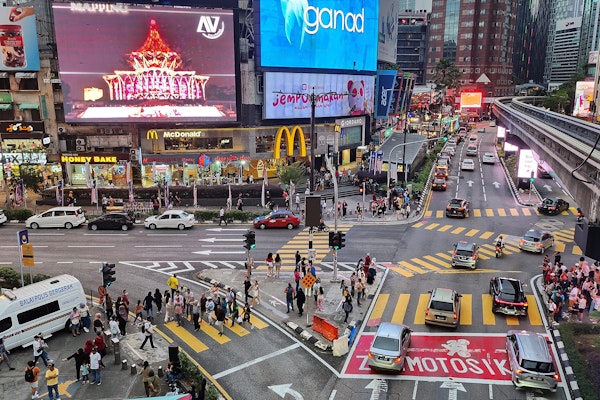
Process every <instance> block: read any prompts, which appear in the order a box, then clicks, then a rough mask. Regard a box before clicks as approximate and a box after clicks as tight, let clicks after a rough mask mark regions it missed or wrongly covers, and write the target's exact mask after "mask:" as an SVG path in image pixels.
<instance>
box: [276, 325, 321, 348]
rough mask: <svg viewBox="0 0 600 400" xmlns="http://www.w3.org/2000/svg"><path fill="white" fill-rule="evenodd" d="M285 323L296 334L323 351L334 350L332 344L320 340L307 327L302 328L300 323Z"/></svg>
mask: <svg viewBox="0 0 600 400" xmlns="http://www.w3.org/2000/svg"><path fill="white" fill-rule="evenodd" d="M284 325H285V326H287V327H288V328H289V329H291V330H292V331H294V332H295V333H296V334H298V335H299V336H300V337H301V338H302V339H304V340H306V341H307V342H309V343H310V344H312V345H313V346H315V347H316V348H318V349H320V350H323V351H332V346H331V345H330V344H328V343H324V342H322V341H320V340H319V339H318V338H317V337H316V336H314V335H313V334H312V333H310V332H309V331H307V330H306V329H304V328H301V327H300V325H298V324H297V323H295V322H291V321H288V322H286V323H285V324H284Z"/></svg>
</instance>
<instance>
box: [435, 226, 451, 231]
mask: <svg viewBox="0 0 600 400" xmlns="http://www.w3.org/2000/svg"><path fill="white" fill-rule="evenodd" d="M450 228H452V225H444V226H442V227H441V228H440V229H438V232H446V231H447V230H448V229H450Z"/></svg>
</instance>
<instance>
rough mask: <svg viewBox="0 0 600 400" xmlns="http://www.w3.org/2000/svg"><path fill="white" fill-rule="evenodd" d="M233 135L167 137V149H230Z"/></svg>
mask: <svg viewBox="0 0 600 400" xmlns="http://www.w3.org/2000/svg"><path fill="white" fill-rule="evenodd" d="M230 149H233V137H213V138H210V137H165V150H230Z"/></svg>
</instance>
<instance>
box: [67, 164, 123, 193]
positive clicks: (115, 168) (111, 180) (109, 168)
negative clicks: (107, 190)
mask: <svg viewBox="0 0 600 400" xmlns="http://www.w3.org/2000/svg"><path fill="white" fill-rule="evenodd" d="M67 174H68V176H67V177H66V179H67V182H68V183H70V184H71V186H75V187H88V186H91V185H92V183H93V181H94V179H95V180H96V185H97V187H100V188H102V187H127V175H126V165H120V164H90V165H89V167H86V165H85V164H70V165H69V169H68V170H67Z"/></svg>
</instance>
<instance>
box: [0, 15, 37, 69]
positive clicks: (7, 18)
mask: <svg viewBox="0 0 600 400" xmlns="http://www.w3.org/2000/svg"><path fill="white" fill-rule="evenodd" d="M0 47H1V48H2V63H1V64H0V71H39V70H40V55H39V52H38V40H37V29H36V27H35V11H34V9H33V7H21V6H17V7H0Z"/></svg>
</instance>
